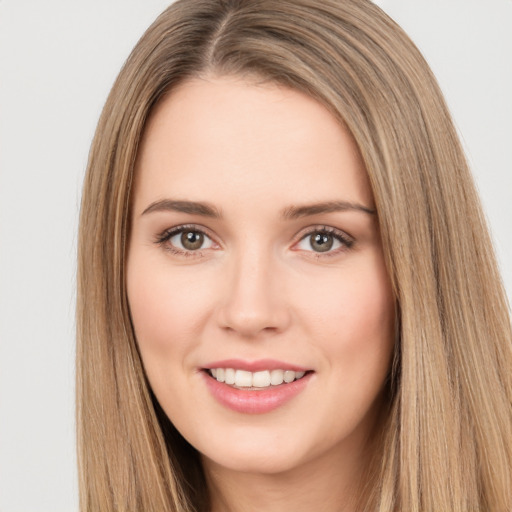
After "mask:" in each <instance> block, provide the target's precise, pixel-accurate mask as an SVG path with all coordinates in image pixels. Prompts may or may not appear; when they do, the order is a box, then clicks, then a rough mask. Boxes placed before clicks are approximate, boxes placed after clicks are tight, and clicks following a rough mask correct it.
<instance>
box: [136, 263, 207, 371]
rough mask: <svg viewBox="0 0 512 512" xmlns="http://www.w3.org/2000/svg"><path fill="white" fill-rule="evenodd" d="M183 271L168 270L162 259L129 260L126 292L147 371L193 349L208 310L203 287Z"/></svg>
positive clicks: (175, 359)
mask: <svg viewBox="0 0 512 512" xmlns="http://www.w3.org/2000/svg"><path fill="white" fill-rule="evenodd" d="M193 283H194V280H193V279H190V276H188V277H187V273H186V272H174V273H173V272H171V271H170V270H169V265H166V264H165V262H164V263H163V264H162V263H160V262H158V261H157V262H153V264H148V263H147V262H144V263H142V262H140V263H139V262H138V261H137V257H136V255H135V256H134V257H132V258H131V259H130V260H129V264H128V272H127V292H128V301H129V305H130V312H131V316H132V321H133V326H134V329H135V335H136V338H137V343H138V345H139V348H140V351H141V355H142V358H143V360H144V364H145V366H146V370H147V371H148V373H150V372H151V368H149V365H150V364H154V365H163V364H164V362H165V361H167V364H168V362H169V361H178V359H177V358H174V357H171V358H167V357H166V356H168V355H178V354H181V353H183V352H185V351H190V350H191V349H193V347H191V340H197V339H198V336H197V333H198V332H199V331H200V329H201V325H202V323H203V322H204V318H205V317H206V312H207V303H208V298H207V295H206V290H207V289H208V288H207V287H206V288H203V289H201V290H199V289H198V288H197V287H194V286H193Z"/></svg>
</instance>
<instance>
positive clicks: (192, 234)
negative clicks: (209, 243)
mask: <svg viewBox="0 0 512 512" xmlns="http://www.w3.org/2000/svg"><path fill="white" fill-rule="evenodd" d="M180 241H181V245H182V246H183V248H184V249H186V250H187V251H196V250H197V249H200V248H201V247H202V245H203V243H204V235H203V233H200V232H199V231H184V232H183V233H181V237H180Z"/></svg>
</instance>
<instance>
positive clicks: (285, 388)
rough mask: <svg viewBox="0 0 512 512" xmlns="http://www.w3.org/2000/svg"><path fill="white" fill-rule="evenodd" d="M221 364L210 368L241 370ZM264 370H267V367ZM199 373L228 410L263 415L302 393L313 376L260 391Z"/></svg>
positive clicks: (308, 375) (215, 396) (204, 372)
mask: <svg viewBox="0 0 512 512" xmlns="http://www.w3.org/2000/svg"><path fill="white" fill-rule="evenodd" d="M222 363H223V364H221V365H219V366H212V368H232V367H233V366H234V367H235V368H239V369H242V368H241V367H240V366H238V365H233V366H230V365H228V366H224V363H225V361H223V362H222ZM245 368H246V367H244V368H243V369H245ZM265 368H266V369H269V367H268V366H266V367H265ZM278 369H283V367H282V366H280V367H279V368H278ZM248 371H249V370H248ZM255 371H258V370H255ZM298 371H302V370H298ZM201 373H202V374H203V376H204V379H205V382H206V385H207V387H208V389H209V391H210V392H211V394H212V395H213V396H214V398H215V399H216V400H217V401H218V402H220V403H221V404H222V405H223V406H225V407H227V408H228V409H231V410H233V411H236V412H240V413H244V414H263V413H266V412H270V411H273V410H274V409H277V408H278V407H281V406H282V405H284V404H285V403H286V402H288V401H290V400H292V399H293V398H294V397H295V396H297V395H298V394H299V393H300V392H301V391H303V390H304V389H305V387H306V386H307V385H308V383H309V381H310V379H311V376H312V375H313V374H312V373H306V375H304V377H302V378H301V379H299V380H295V381H293V382H290V383H289V384H284V383H283V384H281V385H279V386H271V387H269V388H266V389H262V390H253V389H247V390H244V389H237V388H233V387H231V386H229V385H228V384H224V383H223V382H218V381H217V380H215V379H214V378H213V377H212V376H211V375H210V374H209V373H208V372H206V371H203V372H201Z"/></svg>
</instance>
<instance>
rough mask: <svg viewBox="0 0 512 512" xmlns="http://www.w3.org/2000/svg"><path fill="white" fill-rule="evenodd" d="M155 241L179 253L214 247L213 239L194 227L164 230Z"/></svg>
mask: <svg viewBox="0 0 512 512" xmlns="http://www.w3.org/2000/svg"><path fill="white" fill-rule="evenodd" d="M157 243H159V244H161V245H165V246H166V248H167V249H169V250H171V251H172V252H176V253H179V254H183V253H190V252H196V251H200V250H203V249H211V248H212V247H214V242H213V240H212V239H211V238H210V237H209V236H208V235H207V234H206V233H204V232H203V231H201V230H200V229H197V228H195V227H187V226H180V227H177V228H173V229H171V230H168V231H166V232H165V233H163V234H162V235H161V236H160V237H158V239H157Z"/></svg>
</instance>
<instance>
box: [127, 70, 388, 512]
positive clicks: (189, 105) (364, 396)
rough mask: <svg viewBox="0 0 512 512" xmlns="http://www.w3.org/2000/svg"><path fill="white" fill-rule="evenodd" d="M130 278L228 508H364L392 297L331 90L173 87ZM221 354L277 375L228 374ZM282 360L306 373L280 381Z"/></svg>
mask: <svg viewBox="0 0 512 512" xmlns="http://www.w3.org/2000/svg"><path fill="white" fill-rule="evenodd" d="M313 205H314V207H312V206H313ZM127 290H128V299H129V304H130V311H131V314H132V319H133V324H134V328H135V334H136V337H137V342H138V344H139V348H140V352H141V356H142V360H143V363H144V367H145V370H146V373H147V376H148V379H149V382H150V384H151V387H152V389H153V391H154V393H155V395H156V397H157V399H158V401H159V402H160V404H161V406H162V408H163V409H164V411H165V412H166V414H167V415H168V416H169V418H170V419H171V421H172V422H173V423H174V425H175V426H176V428H177V429H178V430H179V431H180V432H181V433H182V435H183V436H184V437H185V438H186V439H187V440H188V441H189V442H190V443H191V444H192V445H193V446H194V447H195V448H196V449H197V450H198V451H199V452H200V453H201V457H202V461H203V465H204V468H205V473H206V476H207V481H208V485H209V487H210V491H211V497H212V510H213V511H214V512H220V511H229V510H233V511H234V510H236V511H237V512H240V511H242V512H245V511H247V512H248V511H254V510H265V511H267V512H279V511H285V510H286V511H289V510H294V511H311V510H320V509H321V510H322V511H324V512H329V511H331V510H332V511H335V510H336V511H338V512H339V510H347V511H349V510H353V509H354V504H353V498H354V492H355V491H354V489H355V488H356V486H357V485H358V484H359V483H360V479H361V475H362V473H363V471H364V470H365V469H366V466H367V464H368V454H367V450H365V447H367V446H368V443H369V441H370V439H371V438H372V435H373V432H374V431H376V430H378V427H379V425H378V417H379V412H380V410H381V406H382V399H381V396H382V389H383V385H384V382H385V379H386V376H387V374H388V371H389V366H390V360H391V357H392V351H393V340H394V315H395V311H394V301H393V295H392V291H391V286H390V282H389V279H388V275H387V272H386V268H385V265H384V259H383V254H382V247H381V241H380V236H379V229H378V222H377V216H376V214H375V211H374V203H373V197H372V193H371V189H370V186H369V183H368V179H367V176H366V172H365V169H364V165H363V162H362V160H361V157H360V155H359V152H358V150H357V147H356V145H355V143H354V141H353V140H352V138H351V136H350V135H349V133H348V132H347V131H346V130H345V129H344V128H343V127H342V126H340V124H339V123H338V122H337V121H336V120H335V119H334V118H333V117H332V115H331V114H330V113H329V112H328V111H327V110H326V109H325V108H324V107H323V106H322V105H320V104H319V103H318V102H316V101H315V100H313V99H311V98H309V97H307V96H305V95H303V94H302V93H300V92H297V91H294V90H291V89H287V88H285V87H280V86H277V85H272V84H269V83H265V84H261V83H259V84H257V83H255V82H254V81H253V82H249V81H248V80H247V79H242V78H226V77H213V76H209V77H206V78H202V79H193V80H189V81H188V82H185V83H184V84H181V85H180V86H179V87H178V88H177V89H175V90H173V91H172V93H171V94H169V95H168V96H166V98H164V99H163V100H162V101H161V102H160V103H159V105H158V106H157V108H156V109H155V111H154V112H153V114H152V116H151V118H150V120H149V123H148V125H147V128H146V131H145V134H144V138H143V141H142V144H141V148H140V151H139V158H138V162H137V168H136V182H135V186H134V195H133V205H132V227H131V232H130V241H129V251H128V262H127ZM269 360H271V361H270V362H269ZM265 365H267V366H268V367H269V368H265ZM222 366H226V367H229V366H232V367H233V368H232V370H237V368H236V366H240V368H238V369H239V370H246V371H249V370H251V371H252V374H249V375H251V376H252V378H254V379H256V377H254V374H255V373H256V372H258V373H259V375H260V377H261V376H263V377H261V378H262V379H263V381H262V382H259V381H258V384H256V380H253V381H249V382H252V385H251V384H241V382H240V381H238V380H237V381H236V382H235V384H232V383H226V382H218V380H217V378H214V377H213V376H212V373H214V372H216V371H217V372H218V370H217V369H218V368H221V367H222ZM280 369H282V370H287V371H289V372H293V371H295V372H296V373H291V374H289V375H292V376H294V377H295V378H296V379H297V380H296V381H295V382H293V383H287V382H282V383H278V384H275V385H272V384H269V383H268V382H266V381H265V378H267V379H268V378H269V377H268V375H270V370H275V371H276V372H277V375H278V377H277V378H279V371H280ZM212 370H213V372H212ZM224 370H225V368H221V373H222V374H223V373H224ZM267 370H268V371H267ZM303 372H305V373H304V375H303V376H302V373H303ZM218 375H220V373H218ZM226 375H227V373H226ZM240 375H242V373H240ZM244 375H246V374H244ZM282 375H284V374H283V373H281V376H282ZM218 378H219V379H220V380H222V379H223V378H224V377H218ZM226 378H227V377H226ZM237 378H238V377H237ZM281 381H282V380H281ZM290 390H291V391H290ZM319 504H321V506H319Z"/></svg>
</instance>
